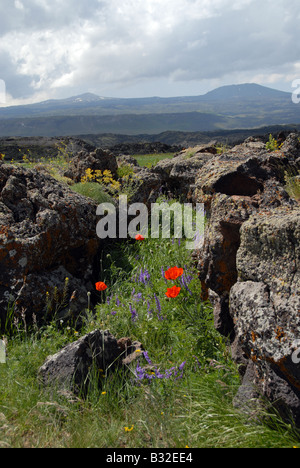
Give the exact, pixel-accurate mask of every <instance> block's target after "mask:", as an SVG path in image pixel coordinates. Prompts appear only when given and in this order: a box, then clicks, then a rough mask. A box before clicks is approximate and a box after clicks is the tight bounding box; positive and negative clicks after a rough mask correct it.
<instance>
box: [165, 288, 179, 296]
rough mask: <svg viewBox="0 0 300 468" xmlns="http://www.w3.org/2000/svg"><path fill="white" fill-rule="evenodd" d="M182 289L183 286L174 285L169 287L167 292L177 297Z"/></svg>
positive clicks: (168, 294)
mask: <svg viewBox="0 0 300 468" xmlns="http://www.w3.org/2000/svg"><path fill="white" fill-rule="evenodd" d="M180 291H181V288H178V287H177V286H173V288H168V290H167V292H166V296H167V297H169V298H173V297H177V296H178V294H179V293H180Z"/></svg>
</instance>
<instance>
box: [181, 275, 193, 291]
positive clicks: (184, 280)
mask: <svg viewBox="0 0 300 468" xmlns="http://www.w3.org/2000/svg"><path fill="white" fill-rule="evenodd" d="M179 281H180V284H181V286H183V287H184V288H185V290H186V291H187V292H188V293H189V294H190V295H191V296H192V295H193V293H192V291H191V290H190V288H189V287H188V279H187V277H186V275H183V276H181V277H180V279H179ZM189 282H190V281H189Z"/></svg>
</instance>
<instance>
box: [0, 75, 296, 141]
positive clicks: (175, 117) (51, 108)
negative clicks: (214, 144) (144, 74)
mask: <svg viewBox="0 0 300 468" xmlns="http://www.w3.org/2000/svg"><path fill="white" fill-rule="evenodd" d="M297 123H300V107H299V106H297V105H295V104H294V103H293V102H292V99H291V94H290V93H285V92H282V91H278V90H274V89H271V88H267V87H264V86H260V85H256V84H243V85H231V86H223V87H221V88H217V89H215V90H213V91H210V92H209V93H207V94H205V95H200V96H182V97H170V98H160V97H150V98H127V99H125V98H122V99H121V98H107V97H101V96H96V95H94V94H91V93H86V94H83V95H80V96H75V97H71V98H68V99H61V100H49V101H44V102H41V103H36V104H31V105H26V106H12V107H7V108H0V136H23V137H25V136H66V135H82V134H103V133H115V134H127V135H138V134H143V133H144V134H155V133H161V132H166V131H184V132H198V131H200V132H203V131H215V130H233V129H237V128H240V129H253V128H257V127H261V126H269V125H290V124H297Z"/></svg>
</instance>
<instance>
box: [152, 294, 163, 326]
mask: <svg viewBox="0 0 300 468" xmlns="http://www.w3.org/2000/svg"><path fill="white" fill-rule="evenodd" d="M154 299H155V303H156V308H157V317H158V319H159V320H163V319H164V318H163V316H162V315H161V303H160V300H159V298H158V297H157V295H156V294H155V293H154Z"/></svg>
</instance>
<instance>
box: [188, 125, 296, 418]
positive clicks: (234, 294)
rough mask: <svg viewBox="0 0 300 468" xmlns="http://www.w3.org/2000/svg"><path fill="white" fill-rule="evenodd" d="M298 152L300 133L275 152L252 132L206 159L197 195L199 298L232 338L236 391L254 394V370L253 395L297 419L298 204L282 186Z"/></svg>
mask: <svg viewBox="0 0 300 468" xmlns="http://www.w3.org/2000/svg"><path fill="white" fill-rule="evenodd" d="M299 155H300V148H299V139H298V135H293V134H292V135H290V136H289V137H288V138H287V139H286V141H285V143H284V145H283V146H282V148H281V150H280V151H274V152H269V151H266V148H265V143H264V142H261V141H259V140H255V139H253V138H251V139H249V140H246V142H244V143H243V144H241V145H238V146H236V147H234V148H232V149H231V150H230V151H228V152H226V153H224V154H222V155H218V156H215V157H214V158H212V159H211V160H209V161H208V162H207V163H206V164H205V165H203V167H202V168H201V169H200V171H199V172H198V175H197V180H196V183H195V190H194V194H193V196H194V201H197V202H198V203H199V202H200V203H201V202H202V203H204V205H205V211H206V216H207V225H206V230H205V237H204V244H203V247H202V248H201V249H200V250H198V251H196V252H194V256H195V257H196V259H197V262H198V270H199V277H200V280H201V282H202V297H203V299H208V298H210V299H211V301H212V303H213V306H214V317H215V326H216V328H217V329H218V330H219V331H220V333H222V334H224V335H225V336H229V337H230V339H231V343H232V351H233V355H234V358H235V359H236V360H237V362H238V363H239V365H240V371H241V375H242V376H244V387H243V389H241V391H240V392H239V394H240V396H241V395H243V397H245V395H249V391H248V390H245V387H247V386H248V384H249V376H250V375H254V376H255V378H254V377H253V379H252V382H251V384H253V385H254V386H255V387H257V388H255V390H253V391H252V393H251V395H252V396H253V395H256V394H257V392H259V393H260V394H262V395H263V396H265V397H267V398H269V399H270V400H271V401H272V402H274V404H275V402H277V407H278V409H279V410H280V412H281V414H282V415H284V416H286V415H287V413H288V412H290V413H291V414H292V416H293V418H294V419H295V420H296V421H297V423H299V424H300V404H299V390H300V373H299V369H298V367H299V365H298V366H297V365H296V364H295V363H294V362H293V360H292V356H293V353H295V352H296V351H297V340H299V339H300V337H299V336H297V333H298V330H299V311H300V302H299V286H300V284H299V219H300V217H299V214H300V210H299V204H298V203H297V202H296V201H295V200H294V199H292V198H291V197H290V196H289V194H288V193H287V192H286V190H285V175H286V173H288V174H293V173H294V172H295V170H298V169H299ZM298 344H299V341H298ZM249 366H250V367H249Z"/></svg>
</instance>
